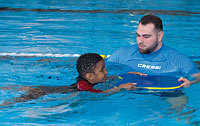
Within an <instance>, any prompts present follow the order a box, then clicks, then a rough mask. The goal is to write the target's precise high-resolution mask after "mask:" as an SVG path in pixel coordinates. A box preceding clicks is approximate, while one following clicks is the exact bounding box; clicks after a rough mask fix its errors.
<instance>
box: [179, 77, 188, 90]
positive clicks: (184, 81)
mask: <svg viewBox="0 0 200 126" xmlns="http://www.w3.org/2000/svg"><path fill="white" fill-rule="evenodd" d="M178 81H183V83H182V84H181V85H180V86H181V87H184V88H186V87H189V86H190V85H191V82H190V81H189V80H188V79H186V78H183V77H180V78H179V79H178Z"/></svg>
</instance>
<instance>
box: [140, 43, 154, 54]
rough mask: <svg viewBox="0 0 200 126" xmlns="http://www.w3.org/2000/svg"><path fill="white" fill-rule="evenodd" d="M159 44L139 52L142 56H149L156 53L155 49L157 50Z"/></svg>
mask: <svg viewBox="0 0 200 126" xmlns="http://www.w3.org/2000/svg"><path fill="white" fill-rule="evenodd" d="M157 46H158V43H156V44H155V45H154V46H153V47H150V48H147V49H140V48H139V52H140V53H142V54H149V53H152V52H154V51H155V49H156V48H157Z"/></svg>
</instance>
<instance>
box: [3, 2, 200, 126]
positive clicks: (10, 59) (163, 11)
mask: <svg viewBox="0 0 200 126" xmlns="http://www.w3.org/2000/svg"><path fill="white" fill-rule="evenodd" d="M199 5H200V1H195V0H191V1H182V0H174V1H169V0H166V1H159V0H154V1H149V0H126V1H124V0H78V1H77V0H68V1H64V0H62V1H61V0H52V1H48V0H29V1H25V0H15V1H13V0H6V1H1V0H0V26H1V29H0V33H1V34H0V38H1V39H0V55H1V57H0V61H1V62H0V68H1V71H0V82H1V87H4V86H13V85H18V86H20V85H22V86H28V85H43V86H64V85H70V84H72V83H74V82H75V78H76V77H77V75H78V74H77V72H76V60H77V57H65V56H60V57H52V56H53V54H71V55H73V54H83V53H88V52H96V53H99V54H104V55H110V54H112V52H113V51H115V50H116V49H118V48H120V47H123V46H129V45H132V44H136V33H135V31H136V29H137V24H138V21H139V20H140V18H141V17H142V16H143V15H144V14H156V15H158V16H159V17H161V18H162V19H163V24H164V38H163V42H164V44H165V45H168V46H171V47H174V48H176V49H177V50H178V51H180V52H182V53H184V54H185V55H188V56H189V57H191V58H192V60H193V61H194V62H195V63H197V62H199V61H200V44H199V34H200V7H199ZM5 53H9V54H10V53H13V54H23V53H26V54H41V56H36V57H31V56H29V55H22V56H13V55H9V56H5V55H3V54H5ZM45 54H50V55H49V57H48V56H45ZM106 65H107V69H108V73H109V75H117V74H119V73H123V72H125V71H127V68H125V67H124V66H113V65H110V64H109V63H107V62H106ZM196 65H197V66H198V67H199V64H196ZM115 83H116V81H108V82H106V83H104V84H100V85H98V86H97V88H102V87H101V86H104V87H105V88H110V87H112V85H113V84H115ZM198 84H199V83H198ZM198 84H196V85H194V86H191V87H189V88H185V89H183V90H182V92H181V93H164V94H160V93H155V92H141V91H124V90H123V91H120V92H118V93H116V94H112V95H105V94H95V93H89V92H75V93H66V94H49V95H46V96H43V97H41V98H39V99H35V100H31V101H28V102H23V103H16V104H13V105H9V106H4V107H2V108H3V109H0V124H1V125H2V126H3V125H20V126H21V125H33V126H34V125H59V126H60V125H70V126H71V125H72V126H73V125H74V126H77V125H100V126H101V125H116V126H123V125H127V126H129V125H130V126H141V125H152V126H165V125H170V126H177V125H188V126H190V125H192V126H198V125H200V116H199V115H200V110H199V109H200V107H199V104H200V100H198V99H199V98H200V96H199V93H198V92H199V89H200V86H199V85H198ZM0 93H1V96H0V101H1V102H0V103H3V102H4V101H9V100H11V99H13V97H19V96H20V95H21V94H25V93H26V92H24V91H17V90H3V89H1V90H0Z"/></svg>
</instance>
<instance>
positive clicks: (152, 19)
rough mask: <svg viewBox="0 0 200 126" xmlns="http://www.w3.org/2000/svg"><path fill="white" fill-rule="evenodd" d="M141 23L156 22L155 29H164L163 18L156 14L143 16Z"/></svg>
mask: <svg viewBox="0 0 200 126" xmlns="http://www.w3.org/2000/svg"><path fill="white" fill-rule="evenodd" d="M139 23H141V24H142V25H146V24H149V23H152V24H154V26H155V29H157V30H161V31H163V24H162V20H161V19H160V18H159V17H157V16H155V15H145V16H144V17H142V19H141V20H140V21H139Z"/></svg>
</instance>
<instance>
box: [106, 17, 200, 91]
mask: <svg viewBox="0 0 200 126" xmlns="http://www.w3.org/2000/svg"><path fill="white" fill-rule="evenodd" d="M136 34H137V46H136V45H133V46H129V47H124V48H120V49H118V50H117V51H115V52H114V53H113V54H112V55H111V57H110V58H109V59H108V61H111V62H115V63H119V64H125V65H128V66H130V67H131V68H133V70H134V71H137V72H141V73H146V74H157V75H176V76H188V75H192V74H195V73H197V72H199V70H198V69H197V67H196V66H195V65H194V63H193V62H192V61H191V59H190V58H189V57H187V56H185V55H183V54H181V53H179V52H177V51H176V50H175V49H173V48H171V47H168V46H166V45H164V44H163V42H162V38H163V25H162V20H161V19H160V18H159V17H157V16H154V15H146V16H144V17H142V19H141V20H140V21H139V25H138V29H137V31H136ZM179 81H183V83H182V84H181V86H183V87H188V86H190V85H191V82H190V81H188V80H187V79H186V78H183V77H180V78H179Z"/></svg>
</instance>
